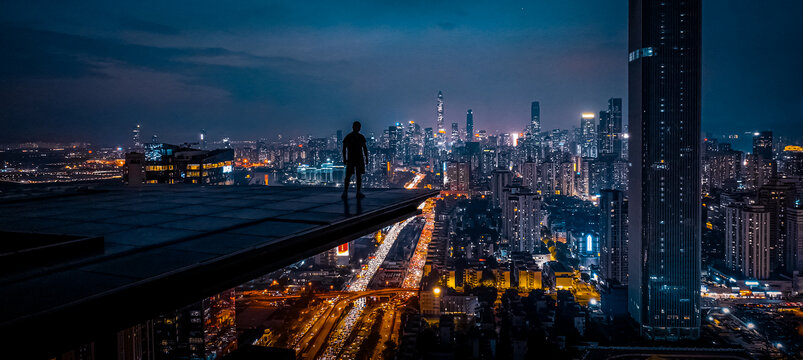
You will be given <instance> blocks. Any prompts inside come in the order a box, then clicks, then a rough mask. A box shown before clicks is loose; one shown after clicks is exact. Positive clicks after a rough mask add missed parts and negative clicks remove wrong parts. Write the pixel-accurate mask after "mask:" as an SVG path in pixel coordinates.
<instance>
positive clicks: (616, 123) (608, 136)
mask: <svg viewBox="0 0 803 360" xmlns="http://www.w3.org/2000/svg"><path fill="white" fill-rule="evenodd" d="M598 147H599V153H600V154H612V155H615V156H616V157H619V156H621V154H622V99H621V98H610V99H608V109H607V110H603V111H600V116H599V146H598Z"/></svg>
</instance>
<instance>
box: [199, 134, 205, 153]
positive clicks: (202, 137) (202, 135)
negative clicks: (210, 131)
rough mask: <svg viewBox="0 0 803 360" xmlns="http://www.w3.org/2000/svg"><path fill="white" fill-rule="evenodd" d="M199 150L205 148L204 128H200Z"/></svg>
mask: <svg viewBox="0 0 803 360" xmlns="http://www.w3.org/2000/svg"><path fill="white" fill-rule="evenodd" d="M200 140H201V144H200V145H201V150H206V129H201V136H200Z"/></svg>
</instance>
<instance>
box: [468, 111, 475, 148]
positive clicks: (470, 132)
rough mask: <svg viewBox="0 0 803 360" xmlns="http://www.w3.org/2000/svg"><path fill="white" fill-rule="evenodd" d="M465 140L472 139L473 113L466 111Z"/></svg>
mask: <svg viewBox="0 0 803 360" xmlns="http://www.w3.org/2000/svg"><path fill="white" fill-rule="evenodd" d="M466 141H474V113H473V112H472V111H471V109H468V111H466Z"/></svg>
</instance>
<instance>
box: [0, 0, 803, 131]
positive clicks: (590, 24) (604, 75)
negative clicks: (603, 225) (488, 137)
mask: <svg viewBox="0 0 803 360" xmlns="http://www.w3.org/2000/svg"><path fill="white" fill-rule="evenodd" d="M26 4H27V3H26ZM204 5H205V4H198V5H197V6H194V7H193V9H190V13H191V14H192V15H195V16H191V17H190V18H187V17H186V16H183V15H181V14H183V12H184V11H186V10H187V9H184V8H183V7H182V8H181V9H176V8H175V7H173V6H163V7H160V8H159V9H158V11H153V10H155V9H153V8H149V7H147V6H146V7H142V8H139V7H138V8H134V9H130V8H125V7H120V5H102V4H99V5H98V6H96V8H95V9H93V11H91V12H87V13H83V12H82V13H81V14H79V13H77V12H76V11H75V9H74V8H66V9H65V8H60V5H53V6H52V8H51V7H49V8H48V9H46V10H42V9H41V8H40V7H38V6H37V5H36V4H27V5H24V4H3V5H2V9H3V11H0V13H2V14H4V15H0V23H2V26H3V27H4V31H3V33H4V34H5V35H4V36H3V37H2V38H0V47H2V48H3V49H7V50H8V51H6V52H7V53H11V54H13V56H11V57H9V58H6V59H4V60H3V62H4V65H5V66H4V68H5V69H6V70H5V71H3V72H2V73H0V79H2V80H3V81H2V82H0V84H1V85H0V94H3V96H2V99H4V100H3V103H2V105H3V107H4V108H5V109H7V110H6V112H5V113H4V114H3V116H2V118H1V119H0V130H2V131H0V133H2V134H3V135H2V136H0V142H4V143H5V142H14V141H31V140H48V141H90V142H96V143H109V144H110V145H111V144H113V143H120V142H122V141H124V140H126V132H127V130H123V129H129V128H131V127H132V126H134V124H137V123H140V124H142V126H143V128H144V129H148V130H147V131H146V132H145V133H144V134H143V135H144V137H145V138H149V137H150V135H152V134H153V133H157V134H160V135H162V136H163V138H164V140H166V141H170V142H174V143H178V142H183V141H188V140H189V139H193V138H195V137H196V136H197V132H198V130H199V129H201V128H204V129H206V130H207V131H208V133H209V137H210V139H211V140H216V139H219V138H222V137H231V138H232V139H245V138H251V137H253V138H260V137H267V138H270V137H274V136H275V135H276V134H283V135H284V136H285V137H292V136H298V135H307V134H309V135H313V136H325V135H328V133H329V132H333V131H335V130H336V129H341V128H346V127H347V126H346V125H347V124H349V123H350V122H351V121H353V120H355V119H359V120H361V121H362V122H363V123H364V124H365V132H366V133H370V132H374V133H379V132H380V131H381V129H383V128H384V127H385V126H387V124H392V123H395V122H404V123H406V122H407V121H409V120H414V121H416V122H417V123H420V124H422V127H435V115H434V114H433V111H432V106H431V104H432V97H433V96H434V94H435V93H437V91H438V90H442V91H443V92H444V94H445V96H446V99H447V100H446V104H445V106H446V108H447V111H446V119H445V124H447V125H448V124H450V123H452V122H458V123H461V124H462V120H461V117H462V114H464V112H465V111H466V109H472V110H473V112H474V114H475V128H477V129H486V130H488V131H497V130H498V131H501V132H511V131H520V130H521V129H523V128H524V127H525V126H526V124H527V123H528V119H529V115H530V114H529V110H530V109H529V104H530V103H531V102H532V101H539V102H540V104H541V108H542V110H541V112H542V128H543V129H544V130H548V129H552V128H569V127H571V126H572V125H573V123H574V121H575V119H576V118H577V115H578V114H580V113H582V112H585V111H596V110H597V109H599V108H601V105H604V101H605V99H608V98H611V97H624V94H625V92H626V83H625V77H626V76H625V65H624V61H623V59H624V58H626V56H627V55H626V44H625V42H626V36H625V33H626V30H627V28H626V12H627V11H626V10H627V9H626V6H625V4H624V2H622V3H616V4H613V5H611V4H609V3H605V4H582V5H581V4H572V5H564V4H561V5H543V7H538V6H536V5H533V6H535V7H530V6H529V5H528V6H518V5H516V6H514V5H513V4H501V5H477V4H473V5H472V4H455V3H444V4H441V5H438V6H436V7H434V8H427V7H423V6H420V5H418V4H408V5H404V6H401V5H399V6H390V5H374V6H372V7H371V8H370V9H367V10H360V9H352V8H351V7H350V6H349V5H344V6H343V8H336V9H326V10H331V11H332V12H333V14H338V16H333V15H329V14H324V12H325V11H322V10H321V7H315V6H312V7H303V6H296V5H289V4H269V5H264V6H261V7H254V6H249V5H243V9H241V10H232V9H222V11H223V13H221V14H218V13H217V10H215V11H210V9H209V7H208V6H204ZM788 5H789V6H791V7H795V6H801V5H800V4H799V3H794V2H790V3H788ZM324 8H325V7H324ZM724 8H727V10H729V12H722V11H719V10H724ZM245 10H253V11H254V14H253V15H251V16H243V17H237V16H239V15H242V14H241V12H245ZM358 10H359V11H358ZM361 11H371V12H372V14H375V15H376V19H370V20H366V19H364V18H365V17H360V16H357V15H359V14H360V13H361ZM266 13H267V14H268V15H266ZM398 13H402V14H404V13H414V14H418V15H419V17H417V18H415V20H408V19H406V18H405V17H404V16H399V15H398ZM596 13H599V14H605V15H606V16H593V15H592V14H596ZM794 13H795V11H786V12H771V10H768V9H764V8H763V7H762V6H759V5H747V4H732V3H724V2H720V3H718V2H706V4H704V9H703V14H704V17H705V18H706V21H704V28H703V41H704V43H706V42H709V41H710V42H715V43H717V44H718V46H717V47H711V48H705V49H706V50H704V53H703V69H704V72H703V74H704V77H703V94H702V95H703V110H702V111H703V114H702V122H703V131H705V132H712V133H715V134H727V133H738V134H743V133H744V132H747V131H760V130H764V129H765V128H767V129H773V130H774V131H776V132H777V133H785V134H788V135H790V136H799V135H800V134H799V130H798V129H797V128H795V127H794V126H792V125H791V124H793V123H795V118H796V117H798V118H799V117H800V115H799V112H798V111H797V107H798V106H797V105H798V102H796V101H795V100H794V99H799V98H801V96H800V91H801V90H800V88H799V87H798V86H796V84H797V83H798V82H799V80H800V78H801V76H800V75H801V74H800V71H801V70H800V69H799V67H797V66H793V64H792V63H791V62H793V61H794V60H793V59H796V58H799V56H798V55H796V54H799V53H803V48H801V46H800V45H799V44H798V43H795V42H791V43H789V42H785V41H784V39H785V37H786V36H787V35H792V34H794V33H795V32H799V30H798V29H797V28H795V27H793V25H794V24H793V21H794V20H793V16H792V14H794ZM477 14H483V20H484V21H475V20H477V19H475V17H476V16H477ZM726 14H727V15H726ZM757 14H761V15H766V16H756V15H757ZM217 15H220V16H217ZM259 15H263V16H267V19H268V21H264V23H263V22H258V20H260V19H261V18H260V16H259ZM316 15H318V16H317V17H316ZM235 19H237V20H235ZM204 20H208V21H207V22H206V23H204ZM212 20H214V21H212ZM745 21H750V22H751V23H753V24H755V26H751V27H743V26H739V24H740V23H742V22H745ZM224 28H225V29H227V30H228V32H222V31H221V30H222V29H224ZM748 28H750V29H748ZM755 28H762V29H763V30H762V31H759V32H756V31H754V29H755ZM724 29H728V30H727V31H725V30H724ZM276 34H280V35H281V36H279V37H282V39H278V38H277V36H276ZM324 34H326V35H324ZM413 39H415V41H414V40H413ZM500 40H501V41H500ZM776 48H783V49H785V51H786V54H787V55H788V56H782V57H773V58H772V62H773V66H755V65H756V64H759V63H760V61H763V59H765V57H764V56H763V55H761V54H763V53H771V51H772V50H773V49H776ZM737 55H738V56H737ZM31 58H34V59H42V58H48V60H47V61H39V60H37V61H26V60H25V59H31ZM419 63H426V64H429V66H428V67H426V68H421V67H418V66H415V67H413V68H411V67H410V65H411V64H419ZM715 64H716V65H715ZM787 65H788V66H787ZM735 74H738V75H739V76H734V75H735ZM323 79H326V80H323ZM33 94H36V95H35V96H34V95H33ZM624 106H627V104H626V103H625V104H624ZM756 113H760V114H762V121H761V122H760V124H761V126H760V127H759V126H757V123H756V121H755V116H754V115H752V114H756ZM626 120H627V119H626V115H625V119H624V121H626ZM223 124H226V125H225V126H224V125H223ZM290 124H303V125H304V128H305V129H331V130H327V132H326V133H315V132H309V131H307V130H305V129H300V128H297V127H295V126H294V125H290ZM342 124H346V125H342ZM491 124H493V126H492V125H491ZM230 125H233V126H230ZM461 127H462V126H461ZM87 128H92V131H86V129H87ZM164 136H169V137H167V138H165V137H164Z"/></svg>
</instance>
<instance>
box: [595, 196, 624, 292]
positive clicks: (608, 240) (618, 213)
mask: <svg viewBox="0 0 803 360" xmlns="http://www.w3.org/2000/svg"><path fill="white" fill-rule="evenodd" d="M599 210H600V214H601V215H600V216H601V217H600V221H599V224H600V233H599V242H600V248H601V249H600V259H599V266H600V273H601V275H602V277H603V278H604V279H605V280H606V281H610V280H616V281H618V282H619V283H620V284H626V283H627V250H628V249H627V200H625V193H624V192H623V191H620V190H602V191H600V198H599Z"/></svg>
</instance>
